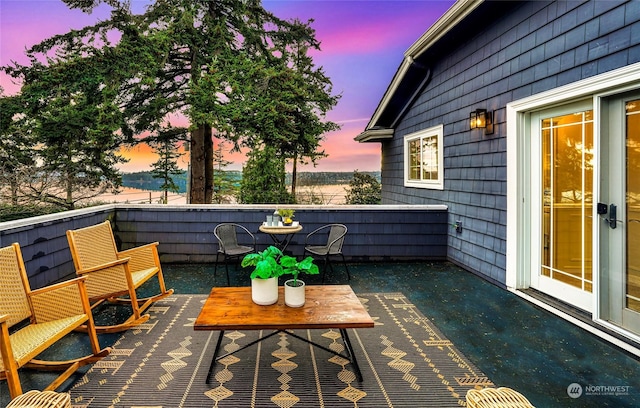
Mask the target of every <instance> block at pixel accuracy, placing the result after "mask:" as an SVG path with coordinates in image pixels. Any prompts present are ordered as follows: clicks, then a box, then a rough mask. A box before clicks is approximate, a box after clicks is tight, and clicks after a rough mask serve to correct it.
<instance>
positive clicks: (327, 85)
mask: <svg viewBox="0 0 640 408" xmlns="http://www.w3.org/2000/svg"><path fill="white" fill-rule="evenodd" d="M63 1H64V2H65V3H66V4H67V5H68V6H69V7H71V8H79V9H81V10H83V11H85V12H87V13H90V12H91V11H93V9H94V8H95V7H97V6H98V5H100V4H102V3H104V4H107V5H108V6H110V7H111V8H112V12H111V16H110V18H109V19H106V20H104V21H100V22H98V23H97V24H95V25H93V26H88V27H84V28H82V29H80V30H72V31H70V32H69V33H66V34H62V35H56V36H53V37H51V38H49V39H46V40H44V41H42V42H41V43H39V44H37V45H35V46H34V47H32V48H31V49H30V50H28V51H27V55H28V56H29V58H30V64H29V65H27V66H20V65H18V64H16V63H14V65H13V66H11V67H4V69H5V71H6V72H7V73H9V74H10V75H12V76H14V77H16V78H21V79H22V81H23V83H24V84H25V87H23V94H24V95H25V98H26V99H25V102H26V103H28V104H29V105H30V109H31V113H33V114H36V113H37V112H39V110H42V111H43V113H42V115H41V116H42V117H41V119H46V120H41V122H40V126H41V127H40V128H39V131H42V132H45V131H47V129H51V126H54V127H55V126H56V125H64V123H63V120H73V121H77V126H75V125H70V124H67V125H66V126H65V129H60V131H58V132H55V133H57V135H56V134H49V135H47V136H43V137H45V138H46V139H45V140H44V141H45V142H51V143H53V142H55V141H56V140H58V141H59V140H60V138H64V137H66V138H68V139H74V140H75V141H78V140H83V141H84V140H91V143H89V146H90V147H92V146H95V148H96V149H99V150H100V151H101V152H103V156H100V157H97V156H96V154H87V157H91V158H92V160H94V162H96V163H100V166H98V168H91V167H90V166H87V165H84V166H82V168H78V169H74V171H77V172H79V173H85V174H89V173H91V174H92V175H97V174H98V173H100V172H101V173H102V176H101V177H102V178H103V179H104V180H108V181H109V182H110V183H111V184H112V185H113V186H115V185H117V179H115V178H114V176H115V175H114V174H113V172H111V171H110V170H111V169H112V166H113V165H114V164H115V163H117V162H118V161H119V160H120V159H119V158H118V157H117V156H116V155H114V154H112V152H113V148H114V146H117V145H119V144H122V143H134V142H135V141H136V140H135V137H136V136H137V135H139V134H141V133H143V132H152V133H153V132H158V131H160V130H161V129H163V128H168V127H171V124H170V118H171V117H172V116H174V115H176V114H180V115H186V116H187V118H188V119H189V121H190V127H189V130H190V132H191V134H190V138H189V139H190V152H191V166H190V167H191V172H192V174H191V179H190V180H191V181H190V186H191V197H190V202H192V203H209V202H211V200H212V197H213V193H214V177H213V170H214V157H213V156H214V149H213V142H212V137H213V134H214V133H215V134H216V135H218V136H219V137H222V138H224V139H226V140H229V141H231V142H232V149H240V148H242V147H248V148H249V149H256V148H259V147H260V146H263V145H264V146H270V147H272V148H273V149H276V150H277V151H278V152H280V153H279V155H278V157H279V158H280V159H281V160H283V161H286V160H293V161H294V163H296V162H297V161H299V160H307V159H308V160H311V161H312V162H314V161H315V160H316V159H317V158H319V157H322V156H323V155H324V153H323V152H322V151H320V150H319V143H320V140H321V137H322V134H323V133H325V132H327V131H330V130H334V129H337V125H336V124H335V123H332V122H327V121H324V115H325V114H326V112H327V111H328V110H330V109H331V108H332V107H333V106H335V104H336V103H337V100H338V97H337V96H332V95H331V82H330V80H329V78H327V77H326V75H325V74H324V73H323V72H322V69H318V68H316V67H314V66H313V62H312V60H311V58H310V57H309V56H308V51H309V50H311V49H319V43H318V42H317V41H316V40H315V38H314V36H315V32H314V31H313V30H312V29H311V27H310V23H304V24H303V23H301V22H299V21H296V20H293V21H285V20H282V19H280V18H277V17H276V16H274V15H273V14H272V13H270V12H268V11H266V10H265V9H264V8H263V7H262V5H261V3H260V1H259V0H216V1H208V0H157V1H154V2H151V3H150V4H149V6H148V7H147V9H146V10H145V12H144V13H142V14H134V13H133V12H132V11H131V8H130V1H129V0H63ZM43 60H45V62H43ZM72 106H75V107H81V108H82V111H81V112H76V113H73V112H70V111H69V109H70V108H71V107H72ZM57 115H60V120H59V121H58V122H57V123H56V121H55V118H54V117H55V116H57ZM74 115H75V116H74ZM63 118H64V119H63ZM90 118H93V119H94V121H93V122H91V121H90V120H89V119H90ZM82 132H84V134H83V133H82ZM73 143H74V142H69V141H65V142H64V144H61V145H60V150H58V153H60V152H61V149H63V148H66V149H67V150H68V151H70V152H73V153H71V154H67V155H61V157H64V158H65V161H66V162H67V164H69V163H71V162H70V161H69V159H70V158H71V156H77V155H78V154H84V153H83V152H81V150H79V149H77V147H78V146H76V145H74V144H73ZM48 156H49V157H53V156H55V154H52V155H48ZM97 159H99V160H97ZM73 160H76V158H75V157H74V159H73ZM74 163H75V162H74ZM69 169H70V168H69Z"/></svg>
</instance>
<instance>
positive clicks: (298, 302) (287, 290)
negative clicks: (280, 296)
mask: <svg viewBox="0 0 640 408" xmlns="http://www.w3.org/2000/svg"><path fill="white" fill-rule="evenodd" d="M298 284H299V285H300V284H301V285H300V286H289V285H293V279H289V280H288V281H286V282H285V283H284V304H285V305H287V306H289V307H302V306H304V301H305V296H304V290H305V287H304V282H303V281H301V280H300V279H298Z"/></svg>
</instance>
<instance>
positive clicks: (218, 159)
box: [213, 140, 239, 204]
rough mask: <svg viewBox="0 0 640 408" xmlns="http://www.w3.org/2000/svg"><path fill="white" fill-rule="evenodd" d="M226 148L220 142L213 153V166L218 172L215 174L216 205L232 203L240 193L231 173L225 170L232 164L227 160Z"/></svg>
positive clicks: (214, 192) (214, 197)
mask: <svg viewBox="0 0 640 408" xmlns="http://www.w3.org/2000/svg"><path fill="white" fill-rule="evenodd" d="M224 147H225V143H224V141H222V140H219V141H218V148H217V149H215V150H214V152H213V165H214V168H215V170H216V171H214V172H213V175H214V177H213V202H214V203H216V204H224V203H229V202H231V199H232V198H233V197H235V196H236V195H237V194H238V192H239V188H238V187H237V186H236V184H235V183H236V180H235V178H234V177H233V176H232V174H231V173H230V172H228V171H225V170H224V168H226V167H227V166H228V165H230V164H231V163H232V162H230V161H228V160H225V158H224Z"/></svg>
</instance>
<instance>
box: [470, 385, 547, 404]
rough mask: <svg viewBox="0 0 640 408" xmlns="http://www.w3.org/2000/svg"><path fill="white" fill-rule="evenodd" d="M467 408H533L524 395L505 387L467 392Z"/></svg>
mask: <svg viewBox="0 0 640 408" xmlns="http://www.w3.org/2000/svg"><path fill="white" fill-rule="evenodd" d="M467 407H469V408H535V407H534V406H533V405H531V403H530V402H529V400H527V399H526V398H525V397H524V395H522V394H520V393H519V392H517V391H514V390H512V389H511V388H507V387H500V388H483V389H481V390H476V389H471V390H469V391H467Z"/></svg>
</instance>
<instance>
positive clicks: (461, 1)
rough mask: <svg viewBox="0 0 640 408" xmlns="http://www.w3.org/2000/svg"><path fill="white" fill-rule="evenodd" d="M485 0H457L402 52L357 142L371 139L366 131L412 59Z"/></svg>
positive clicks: (382, 109) (395, 87) (383, 107)
mask: <svg viewBox="0 0 640 408" xmlns="http://www.w3.org/2000/svg"><path fill="white" fill-rule="evenodd" d="M484 1H485V0H457V1H456V2H455V3H454V4H453V5H452V6H451V7H450V8H449V9H448V10H447V11H446V12H445V13H444V14H443V15H442V16H441V17H440V18H439V19H438V20H437V21H436V22H435V23H434V24H433V25H432V26H431V27H429V29H428V30H427V31H425V32H424V34H422V35H421V36H420V38H418V40H416V41H415V42H414V43H413V44H412V45H411V46H410V47H409V48H408V49H407V51H405V53H404V58H403V60H402V63H401V64H400V66H399V67H398V69H397V71H396V73H395V74H394V76H393V78H392V80H391V83H390V84H389V86H388V88H387V90H386V91H385V93H384V95H383V96H382V99H381V100H380V102H379V103H378V107H377V108H376V110H375V111H374V112H373V115H371V119H370V120H369V122H368V123H367V126H366V128H365V131H364V132H362V133H361V134H360V135H358V136H356V138H355V140H356V141H359V142H367V141H373V140H375V139H372V138H371V137H367V136H368V135H365V134H367V132H368V131H370V130H371V129H375V128H376V127H377V122H378V120H379V118H380V115H381V114H382V113H383V112H384V110H385V109H386V108H387V106H388V104H389V101H390V100H391V98H392V96H393V95H394V94H395V92H396V91H397V89H398V87H399V86H400V84H401V83H402V81H403V79H404V78H405V76H406V75H407V72H408V71H409V70H410V69H411V67H412V66H413V65H414V60H415V59H416V58H417V57H418V56H420V55H421V54H423V53H424V52H426V51H427V50H429V48H430V47H432V46H433V45H434V44H435V43H436V42H438V40H440V39H441V38H442V37H443V36H444V35H445V34H447V33H448V32H449V31H450V30H451V29H453V28H454V27H455V26H456V25H457V24H458V23H459V22H460V21H462V20H464V19H465V18H466V17H467V16H468V15H469V14H470V13H471V12H473V10H475V9H476V8H477V7H478V6H479V5H481V4H482V3H483V2H484ZM378 128H379V127H378Z"/></svg>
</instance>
